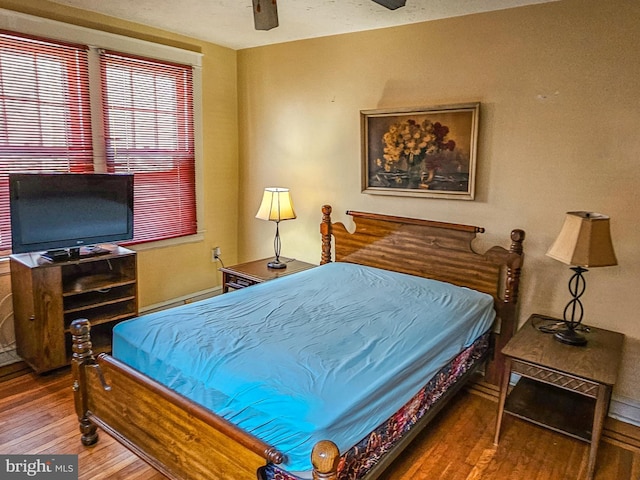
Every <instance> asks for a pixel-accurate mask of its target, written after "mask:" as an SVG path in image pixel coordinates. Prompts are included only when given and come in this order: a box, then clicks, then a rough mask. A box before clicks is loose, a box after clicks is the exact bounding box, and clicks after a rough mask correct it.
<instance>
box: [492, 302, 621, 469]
mask: <svg viewBox="0 0 640 480" xmlns="http://www.w3.org/2000/svg"><path fill="white" fill-rule="evenodd" d="M549 320H556V319H552V318H549V317H546V316H543V315H537V314H534V315H532V316H531V317H530V318H529V319H528V320H527V322H526V323H525V324H524V325H523V326H522V328H521V329H520V330H518V332H517V333H516V334H515V335H514V336H513V338H512V339H511V340H510V341H509V343H507V345H506V346H505V347H504V348H503V349H502V353H503V354H504V355H505V356H506V357H507V358H506V367H505V372H504V376H503V379H502V385H501V390H500V403H499V408H498V419H497V423H496V433H495V443H496V445H497V444H498V439H499V437H500V427H501V425H502V418H503V415H504V413H509V414H511V415H514V416H516V417H518V418H522V419H524V420H527V421H530V422H533V423H535V424H537V425H540V426H543V427H546V428H550V429H552V430H555V431H557V432H561V433H564V434H566V435H569V436H571V437H574V438H577V439H580V440H584V441H586V442H588V443H590V444H591V447H590V449H589V463H588V467H587V478H588V479H592V478H593V475H594V473H595V466H596V456H597V453H598V444H599V443H600V436H601V434H602V427H603V425H604V420H605V418H606V416H607V411H608V410H609V400H610V398H611V390H612V388H613V385H614V384H615V383H616V377H617V373H618V366H619V364H620V357H621V354H622V342H623V340H624V335H622V334H621V333H616V332H611V331H608V330H602V329H599V328H593V327H589V328H590V331H589V332H588V333H585V334H584V335H585V336H586V337H587V341H588V343H587V345H585V346H578V347H576V346H572V345H565V344H563V343H560V342H558V341H557V340H555V339H554V338H553V335H551V334H545V333H542V332H540V331H538V330H537V329H536V328H534V326H535V325H537V324H540V323H544V322H545V321H549ZM558 321H559V320H558ZM511 373H516V374H518V375H520V376H521V377H522V378H520V380H519V381H518V383H517V384H516V385H515V386H514V387H513V390H512V391H511V392H510V393H508V389H509V378H510V376H511ZM507 393H508V394H507Z"/></svg>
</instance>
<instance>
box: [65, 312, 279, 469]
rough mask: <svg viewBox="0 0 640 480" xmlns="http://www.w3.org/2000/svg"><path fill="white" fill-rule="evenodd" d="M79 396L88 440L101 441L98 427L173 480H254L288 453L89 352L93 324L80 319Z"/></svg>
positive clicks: (76, 348) (76, 346)
mask: <svg viewBox="0 0 640 480" xmlns="http://www.w3.org/2000/svg"><path fill="white" fill-rule="evenodd" d="M71 333H72V335H73V357H72V370H73V377H74V383H73V390H74V395H75V406H76V413H77V414H78V420H79V422H80V431H81V433H82V442H83V443H84V444H85V445H91V444H94V443H95V442H97V440H98V435H97V431H96V428H97V427H98V426H99V427H101V428H103V429H104V430H105V431H107V432H108V433H110V434H111V435H112V436H114V437H115V438H116V439H118V440H119V441H120V442H121V443H123V444H124V445H126V446H127V447H129V448H130V449H131V450H133V451H134V452H135V453H137V454H138V455H139V456H140V457H142V458H144V459H145V460H146V461H147V462H149V463H150V464H151V465H153V466H154V467H155V468H157V469H158V470H160V471H161V472H162V473H164V474H165V475H166V476H168V477H169V478H175V479H184V478H190V479H196V478H202V479H211V478H215V479H221V480H241V479H247V480H249V479H251V480H253V479H255V478H256V471H257V470H258V469H259V468H260V467H261V466H263V465H265V464H266V463H267V462H273V463H275V464H279V463H281V462H282V459H283V457H282V454H281V453H280V452H278V451H276V450H275V449H274V448H272V447H271V446H269V445H267V444H265V443H264V442H262V441H260V440H259V439H257V438H255V437H253V436H251V435H250V434H248V433H247V432H245V431H243V430H241V429H239V428H238V427H236V426H235V425H232V424H231V423H229V422H227V421H226V420H224V419H223V418H221V417H219V416H217V415H215V414H213V413H211V412H210V411H208V410H206V409H204V408H203V407H201V406H200V405H198V404H196V403H194V402H191V401H190V400H188V399H186V398H185V397H183V396H181V395H179V394H177V393H175V392H173V391H172V390H169V389H168V388H166V387H164V386H162V385H160V384H158V383H157V382H154V381H153V380H151V379H150V378H148V377H146V376H145V375H142V374H141V373H139V372H137V371H135V370H133V369H131V368H130V367H127V366H126V365H125V364H123V363H122V362H119V361H118V360H116V359H114V358H113V357H111V356H109V355H105V354H101V355H99V356H98V357H94V356H93V354H92V352H91V340H90V325H89V322H88V321H87V320H84V319H80V320H76V321H74V322H73V323H72V325H71Z"/></svg>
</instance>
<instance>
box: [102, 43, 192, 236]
mask: <svg viewBox="0 0 640 480" xmlns="http://www.w3.org/2000/svg"><path fill="white" fill-rule="evenodd" d="M100 68H101V79H102V93H103V98H102V102H103V109H104V124H105V138H106V154H107V169H108V171H109V172H115V173H124V172H133V173H134V174H135V186H134V188H135V194H134V240H133V243H136V242H142V241H146V240H150V239H154V240H159V239H168V238H174V237H178V236H183V235H190V234H195V233H196V232H197V222H196V208H195V206H196V201H195V200H196V199H195V147H194V126H193V78H192V75H193V72H192V68H191V67H190V66H186V65H176V64H171V63H164V62H159V61H155V60H150V59H146V58H140V57H135V56H128V55H124V54H121V53H118V52H112V51H102V52H101V55H100Z"/></svg>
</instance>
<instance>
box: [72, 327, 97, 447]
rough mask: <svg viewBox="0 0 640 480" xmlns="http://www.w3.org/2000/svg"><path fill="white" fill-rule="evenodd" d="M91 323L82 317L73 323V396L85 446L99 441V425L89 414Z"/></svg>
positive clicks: (92, 357)
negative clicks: (87, 378)
mask: <svg viewBox="0 0 640 480" xmlns="http://www.w3.org/2000/svg"><path fill="white" fill-rule="evenodd" d="M90 331H91V325H90V324H89V320H87V319H86V318H81V319H78V320H74V321H73V322H72V323H71V335H72V341H73V345H72V350H73V355H72V357H71V371H72V374H73V397H74V402H75V408H76V414H77V415H78V422H79V423H80V425H79V426H80V433H82V438H81V440H82V444H83V445H84V446H87V447H88V446H90V445H95V443H96V442H97V441H98V432H97V428H98V427H97V426H96V424H95V423H93V422H92V421H91V420H89V417H88V415H87V412H88V410H89V409H88V407H87V382H86V371H87V370H86V369H87V366H88V365H91V364H95V358H94V356H93V351H92V350H91V348H92V345H91V336H90V334H89V332H90Z"/></svg>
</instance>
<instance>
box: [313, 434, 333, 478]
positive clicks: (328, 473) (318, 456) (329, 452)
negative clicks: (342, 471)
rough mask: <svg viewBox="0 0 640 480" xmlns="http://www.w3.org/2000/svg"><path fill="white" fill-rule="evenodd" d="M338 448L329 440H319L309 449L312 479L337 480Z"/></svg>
mask: <svg viewBox="0 0 640 480" xmlns="http://www.w3.org/2000/svg"><path fill="white" fill-rule="evenodd" d="M339 461H340V450H338V447H337V446H336V444H335V443H333V442H332V441H330V440H320V441H319V442H318V443H316V444H315V445H314V446H313V450H312V451H311V463H312V465H313V480H337V478H338V470H337V469H338V462H339Z"/></svg>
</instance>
